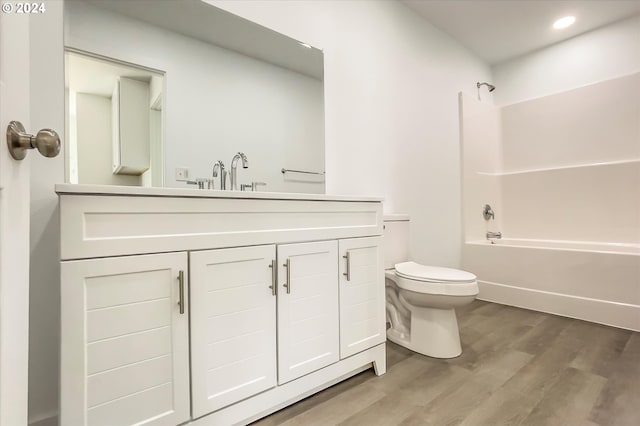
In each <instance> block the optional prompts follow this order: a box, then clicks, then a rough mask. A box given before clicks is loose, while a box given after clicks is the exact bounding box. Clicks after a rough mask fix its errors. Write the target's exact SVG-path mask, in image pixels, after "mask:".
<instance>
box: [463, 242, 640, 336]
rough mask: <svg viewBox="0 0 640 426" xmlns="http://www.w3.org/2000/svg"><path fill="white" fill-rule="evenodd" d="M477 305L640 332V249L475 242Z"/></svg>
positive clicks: (466, 255) (467, 258)
mask: <svg viewBox="0 0 640 426" xmlns="http://www.w3.org/2000/svg"><path fill="white" fill-rule="evenodd" d="M463 261H464V266H465V268H466V269H468V270H470V271H473V272H474V273H475V274H476V275H477V276H478V285H479V287H480V294H479V295H478V299H481V300H486V301H490V302H497V303H503V304H506V305H512V306H519V307H522V308H527V309H534V310H537V311H542V312H549V313H552V314H558V315H563V316H567V317H571V318H578V319H582V320H587V321H592V322H597V323H600V324H606V325H611V326H615V327H620V328H625V329H629V330H635V331H640V245H638V244H597V243H576V242H572V241H566V242H562V241H543V240H509V239H507V240H501V241H497V242H496V244H490V243H489V242H487V241H475V242H474V241H472V242H468V243H466V244H465V245H464V249H463Z"/></svg>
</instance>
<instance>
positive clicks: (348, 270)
mask: <svg viewBox="0 0 640 426" xmlns="http://www.w3.org/2000/svg"><path fill="white" fill-rule="evenodd" d="M342 257H343V258H344V259H347V272H345V273H343V274H342V275H344V276H345V277H347V281H351V253H350V252H347V254H346V255H345V256H342Z"/></svg>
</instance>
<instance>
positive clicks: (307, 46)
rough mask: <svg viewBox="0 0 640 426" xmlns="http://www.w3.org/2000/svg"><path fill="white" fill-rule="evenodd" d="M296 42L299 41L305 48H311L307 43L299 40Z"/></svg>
mask: <svg viewBox="0 0 640 426" xmlns="http://www.w3.org/2000/svg"><path fill="white" fill-rule="evenodd" d="M298 43H300V45H302V46H304V47H306V48H307V49H311V46H309V45H308V44H307V43H303V42H301V41H299V42H298Z"/></svg>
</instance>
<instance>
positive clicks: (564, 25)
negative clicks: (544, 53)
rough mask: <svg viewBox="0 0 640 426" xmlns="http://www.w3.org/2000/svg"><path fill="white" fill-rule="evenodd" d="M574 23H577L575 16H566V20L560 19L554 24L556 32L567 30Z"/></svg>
mask: <svg viewBox="0 0 640 426" xmlns="http://www.w3.org/2000/svg"><path fill="white" fill-rule="evenodd" d="M574 22H576V17H575V16H565V17H564V18H560V19H558V20H557V21H556V22H554V23H553V28H555V29H556V30H559V29H562V28H567V27H568V26H570V25H572V24H573V23H574Z"/></svg>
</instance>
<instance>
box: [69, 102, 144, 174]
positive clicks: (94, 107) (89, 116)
mask: <svg viewBox="0 0 640 426" xmlns="http://www.w3.org/2000/svg"><path fill="white" fill-rule="evenodd" d="M76 124H77V130H76V135H77V136H76V137H77V149H78V153H77V158H78V182H80V183H86V184H97V185H133V186H140V185H141V184H142V177H141V176H125V175H114V174H113V168H112V164H111V162H112V155H111V149H112V144H113V140H112V131H113V129H112V127H113V124H112V122H111V99H109V98H105V97H103V96H97V95H91V94H88V93H78V94H76Z"/></svg>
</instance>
